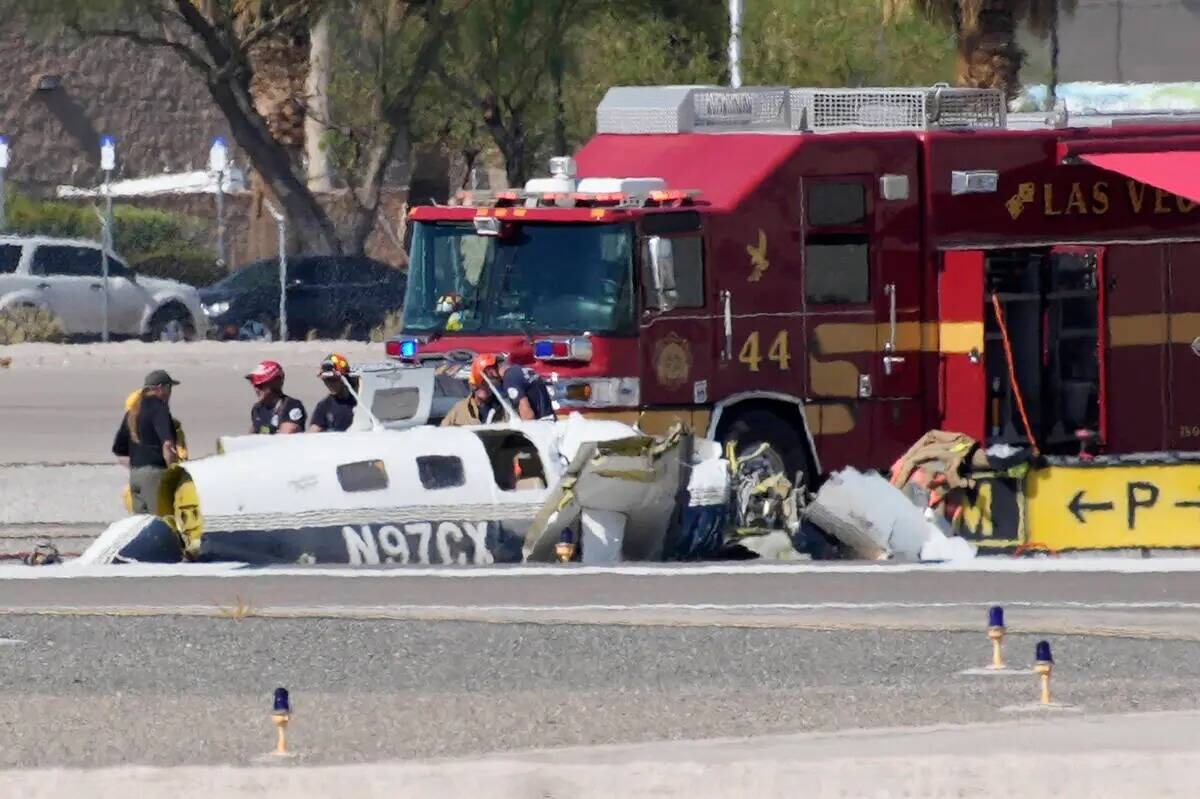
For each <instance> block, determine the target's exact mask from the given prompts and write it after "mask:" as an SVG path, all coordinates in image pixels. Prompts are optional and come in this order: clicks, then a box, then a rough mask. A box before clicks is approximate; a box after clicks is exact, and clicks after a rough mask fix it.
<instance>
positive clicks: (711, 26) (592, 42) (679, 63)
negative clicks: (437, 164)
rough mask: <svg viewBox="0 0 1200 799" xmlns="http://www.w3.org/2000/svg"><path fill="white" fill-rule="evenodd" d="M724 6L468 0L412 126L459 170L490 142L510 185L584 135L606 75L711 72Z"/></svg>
mask: <svg viewBox="0 0 1200 799" xmlns="http://www.w3.org/2000/svg"><path fill="white" fill-rule="evenodd" d="M724 14H725V11H724V2H723V0H690V1H689V2H684V0H625V1H624V2H612V0H553V1H552V2H545V1H544V0H476V1H475V2H474V3H472V6H471V9H470V12H469V13H468V14H466V15H464V20H463V25H462V26H460V28H459V30H458V31H457V33H456V37H455V39H454V40H453V44H452V45H451V47H450V48H449V53H448V55H447V59H446V63H445V64H444V65H443V66H442V68H441V70H440V79H439V80H438V81H436V82H432V83H430V84H429V85H428V86H427V87H426V91H425V93H424V94H423V97H422V101H421V104H420V108H421V114H420V116H421V118H422V120H424V122H423V124H422V125H421V128H420V133H419V135H420V136H421V137H422V138H423V139H425V140H433V141H438V142H441V143H443V144H445V145H447V146H448V147H450V148H451V149H452V150H454V151H455V152H457V153H458V154H459V155H460V156H461V157H462V158H463V159H464V160H465V161H466V162H467V165H468V170H469V167H470V166H471V165H472V164H473V163H474V162H475V160H476V159H477V158H478V157H479V156H480V154H481V153H483V152H485V151H486V150H487V149H488V148H489V147H495V149H496V151H498V152H499V154H500V156H501V158H502V159H503V161H504V163H505V171H506V175H507V180H508V183H509V185H514V186H519V185H521V184H523V182H524V181H525V180H526V179H527V178H528V177H529V176H530V173H531V172H532V171H533V170H534V168H535V165H536V164H539V163H543V162H544V161H545V159H546V158H547V157H548V156H549V155H554V154H564V153H568V152H570V151H571V150H573V149H575V147H577V146H578V145H579V144H581V143H582V142H583V141H585V140H586V139H587V138H588V137H590V136H591V135H592V133H593V132H594V130H595V114H596V106H597V104H598V103H599V101H600V99H601V98H602V97H603V96H604V93H605V91H607V89H608V88H609V87H610V86H615V85H640V84H670V83H712V82H717V81H719V80H720V79H721V77H722V71H723V68H724V67H723V61H721V60H719V59H720V58H721V57H722V56H721V54H722V53H723V44H721V43H720V42H715V41H714V40H716V39H723V38H724V36H725V35H726V31H727V23H726V21H725V16H724Z"/></svg>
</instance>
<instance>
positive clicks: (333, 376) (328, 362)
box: [308, 352, 358, 433]
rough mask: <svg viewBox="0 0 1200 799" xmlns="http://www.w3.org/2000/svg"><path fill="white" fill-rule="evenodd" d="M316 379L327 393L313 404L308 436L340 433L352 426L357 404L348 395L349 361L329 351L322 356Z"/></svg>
mask: <svg viewBox="0 0 1200 799" xmlns="http://www.w3.org/2000/svg"><path fill="white" fill-rule="evenodd" d="M317 377H319V378H321V382H323V383H324V384H325V388H326V390H328V391H329V394H328V395H327V396H326V397H325V398H324V399H322V400H321V401H320V402H318V403H317V407H315V408H313V412H312V416H311V417H310V418H309V423H308V432H310V433H331V432H332V433H340V432H343V431H345V430H349V429H350V425H351V424H353V423H354V407H355V406H356V405H357V404H358V401H357V400H356V399H354V395H353V394H352V393H350V387H349V386H348V385H347V383H348V382H349V380H350V362H349V361H347V360H346V356H344V355H341V354H339V353H336V352H333V353H330V354H329V355H326V356H325V360H323V361H321V366H320V368H318V369H317Z"/></svg>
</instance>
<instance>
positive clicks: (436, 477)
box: [417, 455, 467, 490]
mask: <svg viewBox="0 0 1200 799" xmlns="http://www.w3.org/2000/svg"><path fill="white" fill-rule="evenodd" d="M417 475H418V476H420V478H421V485H423V486H425V487H426V488H428V489H431V490H434V489H438V488H454V487H455V486H460V485H466V482H467V478H466V476H465V475H464V474H463V465H462V460H461V459H459V458H457V457H455V456H453V455H423V456H421V457H419V458H417Z"/></svg>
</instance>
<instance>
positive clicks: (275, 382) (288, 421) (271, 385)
mask: <svg viewBox="0 0 1200 799" xmlns="http://www.w3.org/2000/svg"><path fill="white" fill-rule="evenodd" d="M246 379H247V380H249V381H250V385H252V386H253V387H254V394H255V396H256V397H257V398H258V401H257V402H255V403H254V405H253V406H252V407H251V408H250V432H251V433H262V434H264V435H274V434H276V433H284V434H287V433H302V432H304V422H305V420H306V419H307V418H308V414H307V413H306V412H305V411H304V404H303V403H302V402H300V400H298V399H296V398H295V397H289V396H288V395H287V394H284V393H283V367H282V366H280V365H279V364H278V363H276V362H275V361H262V362H261V363H259V364H258V366H256V367H254V371H253V372H250V373H249V374H248V375H246Z"/></svg>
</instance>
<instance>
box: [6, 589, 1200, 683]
mask: <svg viewBox="0 0 1200 799" xmlns="http://www.w3.org/2000/svg"><path fill="white" fill-rule="evenodd" d="M989 604H991V603H989V602H985V601H979V602H789V603H783V602H765V603H749V602H747V603H730V604H727V605H722V604H718V603H706V602H697V603H682V602H644V603H629V604H596V603H593V604H579V605H446V604H436V605H433V604H430V605H426V604H406V603H395V604H391V605H345V604H323V605H290V604H274V605H273V604H263V605H261V606H260V605H255V604H253V603H250V604H249V605H248V607H247V608H246V612H247V615H248V616H254V615H292V614H295V615H321V614H329V615H365V616H370V615H372V614H377V615H390V614H398V613H399V614H413V613H427V614H484V615H486V614H489V613H501V614H502V613H545V614H571V613H632V612H648V613H656V612H659V613H661V612H674V613H678V612H700V613H711V612H714V611H715V612H730V613H765V612H774V613H776V614H779V613H784V612H800V611H836V610H851V611H880V610H904V611H907V610H946V609H960V608H965V609H969V610H972V611H976V610H979V609H980V608H984V607H987V606H988V605H989ZM1005 606H1006V607H1009V608H1022V609H1025V610H1033V611H1037V610H1187V611H1196V610H1200V602H1006V603H1005ZM72 612H80V613H126V614H142V615H156V614H170V615H201V616H220V615H231V614H233V613H234V612H236V609H235V608H232V607H228V606H225V605H222V604H221V603H220V602H214V603H211V604H203V605H195V604H188V605H184V604H180V605H145V604H137V603H129V604H118V605H112V604H94V605H88V604H74V605H66V604H64V605H52V604H47V605H29V606H6V607H4V608H2V609H0V614H3V615H24V614H37V613H72ZM984 629H985V628H984V626H983V625H982V623H981V624H980V631H981V632H982V631H983V630H984ZM4 642H5V639H0V644H2V643H4ZM13 642H14V643H24V641H15V640H13ZM988 671H989V673H1002V672H992V670H988ZM1021 673H1027V672H1021Z"/></svg>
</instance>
